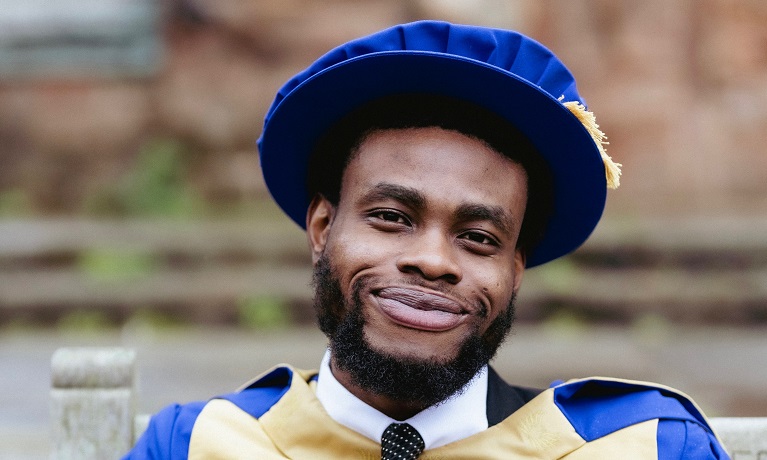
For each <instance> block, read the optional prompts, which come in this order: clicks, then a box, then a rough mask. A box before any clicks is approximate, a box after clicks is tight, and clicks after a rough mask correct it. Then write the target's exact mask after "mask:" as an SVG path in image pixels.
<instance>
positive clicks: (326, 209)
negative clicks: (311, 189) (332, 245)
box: [306, 194, 336, 263]
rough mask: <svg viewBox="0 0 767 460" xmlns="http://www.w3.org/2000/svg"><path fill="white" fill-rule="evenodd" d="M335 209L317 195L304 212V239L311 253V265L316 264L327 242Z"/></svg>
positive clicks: (325, 199) (322, 197)
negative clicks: (307, 242)
mask: <svg viewBox="0 0 767 460" xmlns="http://www.w3.org/2000/svg"><path fill="white" fill-rule="evenodd" d="M335 211H336V208H335V206H333V204H331V203H330V201H328V200H327V198H325V197H324V196H322V195H320V194H317V195H314V198H312V202H311V203H310V204H309V209H307V210H306V238H307V239H308V241H309V249H311V251H312V263H317V260H319V258H320V255H322V251H323V250H324V249H325V245H326V244H327V242H328V232H330V226H331V225H332V224H333V217H334V216H335Z"/></svg>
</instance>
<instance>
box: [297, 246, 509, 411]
mask: <svg viewBox="0 0 767 460" xmlns="http://www.w3.org/2000/svg"><path fill="white" fill-rule="evenodd" d="M312 284H313V285H314V290H315V295H314V308H315V310H316V313H317V320H318V323H319V327H320V330H322V332H324V333H325V335H327V336H328V338H329V339H330V350H331V354H332V357H333V364H335V365H336V366H338V368H339V369H341V370H343V371H345V372H347V373H348V374H349V375H350V376H351V378H352V380H353V382H354V384H356V385H358V386H359V387H360V388H363V389H365V390H367V391H370V392H372V393H374V394H378V395H381V396H385V397H387V398H390V399H392V400H395V401H401V402H403V403H407V404H413V405H418V406H420V407H429V406H432V405H435V404H438V403H440V402H442V401H444V400H446V399H448V398H449V397H451V396H452V395H454V394H456V393H458V392H459V391H461V390H462V388H463V387H464V386H465V385H466V384H467V383H468V382H469V380H471V379H472V377H474V375H476V373H477V372H478V371H479V370H480V369H481V368H482V367H483V366H485V365H486V364H487V363H488V362H489V361H490V359H492V358H493V356H495V353H496V352H497V351H498V348H499V347H500V346H501V344H502V343H503V341H504V340H505V339H506V337H507V336H508V334H509V331H510V330H511V326H512V323H513V322H514V298H515V295H512V298H511V301H510V302H509V305H508V308H507V309H506V311H505V312H503V313H502V314H500V315H498V317H497V318H495V319H494V320H493V321H492V322H491V323H490V326H489V327H488V329H487V331H486V332H485V333H484V334H479V332H478V331H477V330H475V331H473V333H472V334H470V335H469V337H468V338H467V339H466V340H465V341H464V342H463V344H461V347H460V348H459V351H458V354H457V355H456V357H455V358H453V359H451V360H449V361H447V362H439V361H437V360H434V359H417V358H412V357H406V358H403V357H395V356H390V355H387V354H385V353H382V352H379V351H377V350H374V349H372V348H371V347H370V345H369V344H368V342H367V341H366V340H365V337H364V332H363V329H364V326H365V318H364V316H363V312H362V301H361V298H360V296H361V295H360V293H361V292H362V290H363V288H364V280H362V279H360V280H358V281H357V282H355V284H354V285H353V287H352V296H351V300H350V301H349V302H347V301H346V300H345V299H344V298H343V295H342V293H341V286H340V282H339V280H338V277H337V276H336V275H335V273H334V271H333V267H332V266H331V263H330V261H329V260H328V258H327V257H326V256H325V255H324V254H323V255H322V256H321V257H320V259H319V260H318V261H317V264H316V265H315V267H314V276H313V279H312ZM515 294H516V293H515Z"/></svg>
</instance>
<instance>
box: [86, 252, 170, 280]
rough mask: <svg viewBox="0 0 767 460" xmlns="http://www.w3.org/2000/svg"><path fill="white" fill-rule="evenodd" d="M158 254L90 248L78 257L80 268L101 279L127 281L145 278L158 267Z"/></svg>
mask: <svg viewBox="0 0 767 460" xmlns="http://www.w3.org/2000/svg"><path fill="white" fill-rule="evenodd" d="M157 265H158V261H157V258H156V256H154V255H152V254H148V253H144V252H140V251H131V250H121V249H98V248H94V249H89V250H87V251H85V252H83V253H82V254H80V256H79V257H78V259H77V266H78V268H79V269H80V270H81V271H82V272H84V273H86V274H87V275H88V276H90V277H91V278H94V279H97V280H101V281H125V280H133V279H137V278H143V277H146V276H148V275H150V274H152V273H153V272H154V271H155V269H156V268H157Z"/></svg>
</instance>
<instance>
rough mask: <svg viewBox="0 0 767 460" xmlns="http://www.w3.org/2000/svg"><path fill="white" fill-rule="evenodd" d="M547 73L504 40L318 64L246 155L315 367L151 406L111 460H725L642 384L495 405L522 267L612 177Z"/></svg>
mask: <svg viewBox="0 0 767 460" xmlns="http://www.w3.org/2000/svg"><path fill="white" fill-rule="evenodd" d="M603 141H604V139H603V134H602V133H601V131H599V129H598V127H597V125H596V124H595V123H594V118H593V114H591V113H590V112H588V111H587V110H586V108H585V106H584V104H583V101H582V99H581V98H580V96H579V94H578V93H577V90H576V87H575V81H574V79H573V77H572V75H571V74H570V73H569V71H567V69H566V68H565V67H564V65H563V64H562V63H561V62H560V61H559V60H558V59H557V58H556V57H555V56H554V55H553V54H552V53H551V52H550V51H548V50H547V49H546V48H544V47H543V46H542V45H540V44H538V43H537V42H535V41H533V40H531V39H529V38H527V37H525V36H522V35H520V34H517V33H515V32H510V31H504V30H495V29H487V28H481V27H471V26H460V25H452V24H447V23H439V22H418V23H412V24H405V25H401V26H397V27H394V28H391V29H387V30H385V31H382V32H379V33H377V34H374V35H372V36H369V37H364V38H361V39H359V40H355V41H353V42H350V43H347V44H345V45H343V46H341V47H339V48H337V49H335V50H332V51H331V52H329V53H328V54H326V55H325V56H323V57H322V58H320V59H319V60H318V61H316V62H315V63H314V64H312V65H311V66H310V67H309V68H308V69H307V70H305V71H304V72H302V73H300V74H298V75H297V76H295V77H294V78H293V79H292V80H290V81H289V82H288V83H287V84H286V85H285V86H284V87H283V88H282V89H281V90H280V92H279V93H278V95H277V99H276V100H275V102H274V104H273V105H272V107H271V109H270V111H269V113H268V114H267V117H266V122H265V126H264V131H263V133H262V136H261V139H260V140H259V149H260V153H261V165H262V168H263V172H264V177H265V179H266V182H267V185H268V186H269V189H270V191H271V193H272V195H273V197H274V199H275V200H276V201H277V203H278V204H279V205H280V206H281V207H282V208H283V210H285V212H286V213H287V214H288V215H289V216H290V217H291V218H292V219H293V220H294V221H296V222H297V223H298V224H299V225H301V226H303V227H305V229H306V232H307V238H308V242H309V246H310V249H311V252H312V260H313V263H314V267H315V270H314V279H313V285H314V288H315V299H314V304H315V308H316V311H317V317H318V322H319V326H320V328H321V329H322V331H323V332H324V333H325V334H326V335H327V336H328V339H329V347H328V351H327V353H326V355H325V358H324V359H323V362H322V363H321V364H320V368H319V371H318V372H312V371H301V370H297V369H293V368H290V367H278V368H275V369H273V370H272V371H269V372H268V373H266V374H264V375H263V376H262V377H259V378H257V379H255V380H254V382H253V383H251V384H249V385H248V386H247V387H246V388H245V389H244V390H242V391H239V392H237V393H233V394H229V395H225V396H221V397H218V398H214V399H212V400H210V401H207V402H201V403H192V404H187V405H183V406H178V405H176V406H170V407H168V408H167V409H165V410H164V411H162V412H160V413H159V414H157V415H156V416H155V417H153V419H152V422H151V424H150V426H149V428H148V430H147V432H146V433H145V434H144V436H143V437H142V438H141V440H140V441H139V442H138V444H137V446H136V447H135V448H134V450H133V451H132V452H131V453H130V454H129V455H128V458H187V457H189V458H232V459H235V458H267V459H271V458H274V459H277V458H301V459H339V458H383V459H414V458H422V459H465V458H489V459H492V458H498V459H501V458H504V459H508V458H541V459H546V458H551V459H558V458H568V459H581V458H584V459H585V458H588V459H600V458H605V459H606V458H610V459H614V458H622V459H625V458H628V459H646V458H661V459H666V458H675V459H676V458H685V459H703V458H707V459H708V458H727V454H726V453H725V452H724V450H723V449H722V448H721V446H720V445H719V443H718V441H717V439H716V436H715V435H714V434H713V432H712V430H711V428H710V427H709V425H708V423H707V422H706V419H705V417H704V416H703V414H702V413H701V412H700V411H699V410H698V408H697V407H696V406H695V404H694V403H693V402H692V401H691V400H689V399H688V398H687V397H686V396H684V395H683V394H681V393H678V392H676V391H675V390H672V389H670V388H667V387H663V386H660V385H655V384H649V383H643V382H629V381H623V380H618V379H605V378H590V379H579V380H572V381H569V382H566V383H557V384H553V385H552V387H551V388H549V389H546V390H535V389H529V388H523V387H517V386H513V385H509V384H507V383H506V382H504V381H503V380H502V379H501V378H500V377H499V376H498V375H497V374H496V373H495V372H494V371H493V369H492V368H491V367H489V366H488V363H489V361H490V360H491V359H492V357H493V356H494V355H495V353H496V351H497V350H498V348H499V346H500V345H501V344H502V343H503V341H504V339H505V338H506V336H507V334H508V332H509V330H510V329H511V326H512V322H513V318H514V301H515V298H516V294H517V292H518V290H519V289H520V286H521V283H522V278H523V273H524V271H525V269H526V268H530V267H533V266H535V265H540V264H542V263H545V262H548V261H550V260H553V259H555V258H558V257H560V256H563V255H565V254H567V253H569V252H571V251H573V250H574V249H576V248H577V247H578V246H579V245H580V244H582V243H583V241H585V239H586V238H587V237H588V235H589V234H590V233H591V231H592V230H593V229H594V227H595V226H596V224H597V222H598V221H599V218H600V216H601V213H602V210H603V208H604V202H605V197H606V188H608V187H613V188H614V187H616V186H617V185H618V177H619V175H620V171H619V169H618V165H616V164H615V163H613V162H612V160H611V159H610V158H609V157H608V156H607V154H606V153H605V151H604V148H603V143H604V142H603Z"/></svg>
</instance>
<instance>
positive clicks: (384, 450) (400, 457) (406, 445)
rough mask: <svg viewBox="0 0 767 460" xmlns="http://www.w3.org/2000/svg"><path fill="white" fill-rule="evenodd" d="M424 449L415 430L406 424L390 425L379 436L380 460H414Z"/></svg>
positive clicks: (420, 438) (421, 440) (421, 439)
mask: <svg viewBox="0 0 767 460" xmlns="http://www.w3.org/2000/svg"><path fill="white" fill-rule="evenodd" d="M424 447H425V445H424V443H423V438H422V437H421V435H420V434H418V431H417V430H416V429H415V428H413V427H412V426H410V425H409V424H407V423H392V424H391V425H389V426H388V427H387V428H386V430H385V431H384V433H383V436H381V460H415V459H416V458H418V456H419V455H421V452H423V449H424Z"/></svg>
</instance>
